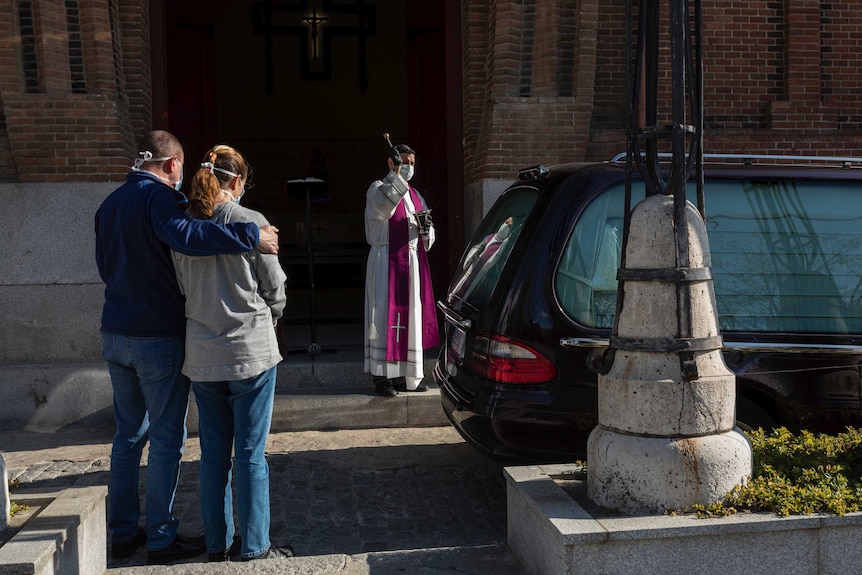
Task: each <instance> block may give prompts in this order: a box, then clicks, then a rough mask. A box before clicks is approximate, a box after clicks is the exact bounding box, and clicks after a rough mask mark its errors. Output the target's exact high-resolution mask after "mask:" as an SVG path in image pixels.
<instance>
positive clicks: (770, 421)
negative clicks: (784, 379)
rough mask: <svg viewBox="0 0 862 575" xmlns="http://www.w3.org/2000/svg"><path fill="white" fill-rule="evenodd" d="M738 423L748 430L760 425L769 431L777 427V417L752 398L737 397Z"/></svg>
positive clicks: (740, 426)
mask: <svg viewBox="0 0 862 575" xmlns="http://www.w3.org/2000/svg"><path fill="white" fill-rule="evenodd" d="M736 425H737V426H738V427H739V428H740V429H742V430H743V431H746V432H748V431H753V430H755V429H757V428H758V427H762V428H763V429H764V430H766V431H769V430H770V429H773V428H774V427H775V418H774V417H772V416H771V415H770V414H769V412H768V411H766V410H765V409H763V408H762V407H760V406H759V405H757V404H756V403H754V402H753V401H751V400H750V399H747V398H745V397H737V398H736Z"/></svg>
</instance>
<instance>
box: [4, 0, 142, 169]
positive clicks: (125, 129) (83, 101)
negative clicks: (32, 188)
mask: <svg viewBox="0 0 862 575" xmlns="http://www.w3.org/2000/svg"><path fill="white" fill-rule="evenodd" d="M148 7H149V2H148V1H147V0H134V1H132V0H17V1H16V2H6V3H3V6H2V7H0V37H2V38H4V39H5V40H2V44H0V106H2V114H3V115H2V120H3V121H2V122H0V178H2V179H3V180H6V181H20V182H64V181H105V180H116V179H121V178H122V177H124V176H125V174H126V173H127V171H128V163H129V158H130V157H131V156H132V155H133V154H134V147H135V140H136V139H137V138H138V137H139V136H140V134H141V132H143V131H144V130H146V129H149V125H150V122H151V118H150V116H151V111H150V93H149V90H150V89H149V67H148V60H149V58H148V54H149V50H148V45H149V44H148V43H149V39H148V30H149V26H148V22H147V19H146V14H147V13H148V11H149V8H148ZM142 16H143V18H142ZM127 74H128V75H127Z"/></svg>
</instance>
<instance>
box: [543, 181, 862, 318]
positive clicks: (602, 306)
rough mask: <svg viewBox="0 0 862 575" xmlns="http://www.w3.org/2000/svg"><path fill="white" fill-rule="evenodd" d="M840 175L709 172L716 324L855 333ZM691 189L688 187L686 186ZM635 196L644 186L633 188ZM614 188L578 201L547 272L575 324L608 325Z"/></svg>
mask: <svg viewBox="0 0 862 575" xmlns="http://www.w3.org/2000/svg"><path fill="white" fill-rule="evenodd" d="M857 188H858V186H857V185H853V184H846V183H824V182H788V181H781V180H775V181H761V180H758V181H751V180H727V179H725V180H708V181H707V182H706V187H705V196H706V215H707V221H706V229H707V233H708V236H709V243H710V252H711V256H712V268H713V277H714V280H713V285H714V288H715V296H716V303H717V305H718V314H719V327H720V328H721V330H722V331H747V332H782V333H860V332H862V282H860V279H862V278H860V276H862V234H860V233H859V230H860V229H862V192H859V191H858V190H857ZM689 195H690V197H694V189H693V185H692V186H690V188H689ZM632 196H633V197H634V198H639V197H643V188H642V186H638V185H637V184H635V185H634V187H633V193H632ZM622 202H623V188H622V186H618V187H616V188H612V189H609V190H606V191H605V192H604V193H602V194H601V195H600V196H598V197H597V198H595V199H594V200H593V201H592V202H591V203H590V205H588V206H587V207H586V209H585V210H584V212H583V214H582V215H581V217H580V218H579V219H578V221H577V223H576V224H575V228H574V230H573V232H572V234H571V236H570V237H569V240H568V244H567V245H566V249H565V252H564V255H563V258H562V259H561V261H560V265H559V266H558V269H557V272H556V277H555V288H556V292H557V298H558V300H559V302H560V305H561V306H562V307H563V309H564V310H565V311H566V312H567V313H568V314H569V315H570V316H571V317H572V318H573V319H574V320H575V321H577V322H579V323H581V324H583V325H585V326H589V327H598V328H610V327H612V326H613V316H614V311H615V307H616V279H615V278H616V268H617V267H618V266H619V254H620V249H621V241H622V216H623V214H622Z"/></svg>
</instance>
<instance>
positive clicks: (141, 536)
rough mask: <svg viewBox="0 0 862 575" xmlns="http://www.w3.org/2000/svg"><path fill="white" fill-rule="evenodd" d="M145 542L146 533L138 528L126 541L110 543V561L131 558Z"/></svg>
mask: <svg viewBox="0 0 862 575" xmlns="http://www.w3.org/2000/svg"><path fill="white" fill-rule="evenodd" d="M146 542H147V532H146V531H144V530H143V529H141V528H140V527H138V530H137V531H136V532H135V535H134V536H133V537H132V538H131V539H129V540H128V541H120V542H119V543H117V542H114V543H111V559H125V558H126V557H131V556H132V555H134V554H135V551H137V550H138V547H140V546H141V545H143V544H144V543H146Z"/></svg>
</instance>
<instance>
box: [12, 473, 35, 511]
mask: <svg viewBox="0 0 862 575" xmlns="http://www.w3.org/2000/svg"><path fill="white" fill-rule="evenodd" d="M8 485H9V491H12V490H13V489H16V488H18V487H19V486H20V485H19V483H18V480H17V479H10V480H9V483H8ZM28 509H30V507H29V506H27V505H19V504H18V503H15V502H14V501H10V502H9V516H10V517H15V514H16V513H23V512H24V511H27V510H28Z"/></svg>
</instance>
